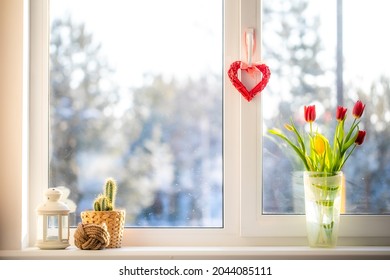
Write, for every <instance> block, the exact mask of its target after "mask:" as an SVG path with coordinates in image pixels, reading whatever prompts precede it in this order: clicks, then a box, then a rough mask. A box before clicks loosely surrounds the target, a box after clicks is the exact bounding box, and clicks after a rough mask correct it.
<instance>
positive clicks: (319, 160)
mask: <svg viewBox="0 0 390 280" xmlns="http://www.w3.org/2000/svg"><path fill="white" fill-rule="evenodd" d="M365 106H366V105H365V104H363V103H362V102H361V101H360V100H359V101H357V102H356V103H355V105H354V107H353V110H352V115H353V117H354V120H353V122H352V124H351V126H350V128H349V130H348V131H345V129H344V126H345V120H346V118H347V108H345V107H343V106H338V107H337V111H336V119H337V126H336V129H335V132H334V136H333V143H332V144H331V143H330V141H329V140H328V138H326V137H325V136H324V135H323V134H321V133H320V132H318V131H317V130H316V131H313V123H314V121H315V119H316V108H315V105H311V106H305V107H304V117H305V121H306V122H307V123H309V124H310V131H309V133H308V135H307V137H304V135H302V134H301V133H300V132H299V131H298V129H297V128H296V126H295V124H294V122H293V121H292V120H291V122H290V123H289V124H285V126H284V127H285V128H286V129H287V130H288V131H289V132H291V133H292V134H293V136H294V137H295V140H290V138H289V137H288V136H286V135H285V134H284V133H283V132H282V131H281V130H279V129H270V130H269V133H271V134H273V135H276V136H278V137H280V138H281V139H283V140H284V141H285V142H286V143H287V144H288V145H289V146H290V147H291V148H292V149H293V150H294V152H295V153H296V154H297V155H298V156H299V158H300V159H301V160H302V162H303V164H304V166H305V169H306V170H307V171H317V172H329V173H333V172H337V171H341V169H342V168H343V166H344V164H345V162H346V161H347V160H348V158H349V157H350V155H351V154H352V152H353V151H354V150H355V148H356V147H357V146H360V145H361V144H363V142H364V138H365V137H366V131H365V130H359V123H360V118H361V116H362V114H363V112H364V108H365Z"/></svg>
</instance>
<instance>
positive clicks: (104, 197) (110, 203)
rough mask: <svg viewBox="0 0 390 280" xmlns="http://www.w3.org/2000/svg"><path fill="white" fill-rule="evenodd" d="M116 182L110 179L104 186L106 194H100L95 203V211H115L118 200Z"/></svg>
mask: <svg viewBox="0 0 390 280" xmlns="http://www.w3.org/2000/svg"><path fill="white" fill-rule="evenodd" d="M116 190H117V186H116V182H115V180H114V179H112V178H108V179H107V180H106V183H105V185H104V194H99V195H98V197H97V198H96V199H95V201H94V202H93V209H94V210H95V211H112V210H114V209H115V198H116Z"/></svg>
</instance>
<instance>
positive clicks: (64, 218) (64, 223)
mask: <svg viewBox="0 0 390 280" xmlns="http://www.w3.org/2000/svg"><path fill="white" fill-rule="evenodd" d="M61 218H62V239H63V240H64V239H69V224H68V216H61Z"/></svg>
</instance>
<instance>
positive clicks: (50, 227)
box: [46, 215, 59, 240]
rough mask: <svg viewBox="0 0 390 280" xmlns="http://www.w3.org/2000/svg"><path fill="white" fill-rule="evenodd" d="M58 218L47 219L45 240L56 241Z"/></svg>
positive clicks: (50, 217)
mask: <svg viewBox="0 0 390 280" xmlns="http://www.w3.org/2000/svg"><path fill="white" fill-rule="evenodd" d="M58 233H59V232H58V216H57V215H55V216H51V215H49V216H48V217H47V236H46V240H58Z"/></svg>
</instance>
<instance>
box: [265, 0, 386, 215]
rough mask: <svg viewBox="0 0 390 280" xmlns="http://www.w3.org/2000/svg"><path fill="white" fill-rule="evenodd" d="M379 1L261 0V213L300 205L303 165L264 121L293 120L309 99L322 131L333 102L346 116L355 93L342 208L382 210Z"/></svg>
mask: <svg viewBox="0 0 390 280" xmlns="http://www.w3.org/2000/svg"><path fill="white" fill-rule="evenodd" d="M358 2H359V1H358ZM387 6H388V5H387V4H386V3H383V2H382V1H373V2H370V5H369V7H367V3H364V2H362V1H360V2H359V3H357V2H356V1H348V0H347V1H340V0H338V1H336V0H335V1H326V2H324V1H316V0H297V1H289V2H286V1H264V12H263V15H264V21H263V38H266V39H265V40H264V42H263V44H264V48H263V57H264V60H265V61H267V62H268V63H269V65H270V67H271V68H272V69H273V81H272V83H270V85H269V87H268V92H267V94H265V95H263V100H262V102H263V104H262V108H263V111H262V112H263V121H264V122H263V124H264V126H263V135H264V137H263V166H262V167H263V184H264V192H263V193H264V196H263V202H264V204H263V212H264V213H267V214H286V213H287V214H299V213H304V208H303V203H302V202H303V192H302V190H303V188H302V186H301V185H300V182H301V181H302V180H301V177H300V176H301V173H299V172H298V171H299V170H302V169H303V168H302V166H299V163H297V162H293V161H292V160H291V159H289V158H288V157H287V156H286V151H285V150H283V147H282V146H281V145H278V144H280V143H278V142H277V141H276V143H275V141H273V140H274V139H272V137H271V138H270V137H268V136H269V135H267V129H269V128H273V127H278V128H282V127H283V124H284V123H287V122H289V118H290V117H291V116H293V117H294V121H295V123H298V125H299V122H300V120H302V118H301V119H300V116H303V115H302V112H303V106H304V105H311V104H315V105H316V109H317V120H316V124H318V126H319V129H320V130H322V131H323V132H324V133H325V134H326V135H330V134H328V133H327V131H328V130H329V129H327V128H328V127H330V126H331V125H332V124H334V120H335V110H336V107H337V105H343V106H346V107H348V108H349V111H348V113H349V114H350V116H351V114H352V110H351V108H352V107H353V104H354V103H355V102H356V101H357V100H358V99H360V100H362V101H363V102H364V103H367V106H366V110H365V113H364V117H363V122H362V123H361V125H360V128H361V129H364V130H366V131H367V138H366V141H365V143H364V144H363V145H362V146H361V147H359V148H358V149H357V150H356V151H355V152H354V154H352V156H351V158H350V159H349V160H348V162H347V164H346V165H345V167H344V169H343V171H344V173H345V174H346V180H347V182H346V193H345V197H344V199H345V206H344V208H345V209H344V212H345V213H346V214H370V215H386V214H389V213H390V178H388V176H387V175H386V174H387V172H386V170H388V169H389V168H390V163H389V161H388V160H387V159H388V158H389V157H390V151H389V145H388V141H387V140H386V139H387V138H388V137H387V136H386V135H389V133H390V128H389V127H388V126H386V125H385V123H387V122H388V120H389V115H390V111H389V109H390V107H389V102H388V101H387V100H388V95H389V92H388V88H389V84H390V83H389V81H390V80H389V79H390V77H389V74H388V73H389V72H390V68H389V66H388V64H386V63H382V62H381V61H388V60H389V59H390V56H389V53H388V51H387V49H388V48H389V43H388V42H384V41H383V40H382V35H380V34H381V33H382V31H380V30H382V29H384V28H385V26H387V24H388V23H390V22H389V19H388V17H387V14H386V13H385V12H383V11H385V10H386V8H387ZM367 10H368V11H370V12H368V13H367ZM363 15H364V18H365V20H364V21H362V17H363ZM338 22H339V25H337V23H338ZM386 23H387V24H386ZM357 30H358V31H357ZM371 30H376V31H375V32H371ZM383 32H384V31H383ZM362 34H364V36H363V37H362ZM348 120H350V117H348ZM349 125H350V123H346V127H348V126H349ZM332 129H333V127H330V131H329V132H331V131H332ZM297 165H298V166H297ZM281 170H283V173H281V172H280V171H281ZM271 174H272V175H271ZM274 174H277V175H274ZM287 174H290V176H289V175H287ZM286 175H287V176H286ZM292 198H293V199H292Z"/></svg>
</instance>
